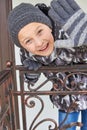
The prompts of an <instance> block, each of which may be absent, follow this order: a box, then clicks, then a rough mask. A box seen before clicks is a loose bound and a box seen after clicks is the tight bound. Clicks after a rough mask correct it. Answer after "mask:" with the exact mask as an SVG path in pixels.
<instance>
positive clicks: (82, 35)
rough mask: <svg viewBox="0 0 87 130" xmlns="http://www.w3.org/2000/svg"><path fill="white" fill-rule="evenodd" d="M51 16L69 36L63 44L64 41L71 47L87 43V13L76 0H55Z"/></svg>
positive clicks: (50, 11) (52, 4) (52, 3)
mask: <svg viewBox="0 0 87 130" xmlns="http://www.w3.org/2000/svg"><path fill="white" fill-rule="evenodd" d="M49 16H50V18H51V19H52V20H53V21H54V19H55V22H56V23H57V24H59V26H61V27H62V28H63V30H64V31H65V32H66V33H67V35H68V37H69V39H68V40H65V41H64V42H63V44H62V43H61V44H62V45H64V43H65V46H69V47H76V46H81V45H83V44H84V45H87V14H86V13H85V12H84V11H83V10H82V9H81V8H80V6H79V5H78V4H77V3H76V2H75V1H74V0H53V1H52V2H51V9H50V10H49ZM61 42H62V41H61ZM57 44H59V41H57ZM70 44H71V45H70Z"/></svg>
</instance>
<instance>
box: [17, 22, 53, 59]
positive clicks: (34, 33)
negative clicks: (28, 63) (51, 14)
mask: <svg viewBox="0 0 87 130" xmlns="http://www.w3.org/2000/svg"><path fill="white" fill-rule="evenodd" d="M18 39H19V42H20V44H21V46H22V47H23V48H25V49H26V50H27V51H29V52H31V53H32V54H35V55H40V56H49V55H50V54H51V53H52V51H53V48H54V38H53V35H52V30H51V29H50V28H49V27H48V26H47V25H45V24H41V23H36V22H33V23H29V24H27V25H26V26H24V27H23V28H22V29H21V30H20V31H19V33H18Z"/></svg>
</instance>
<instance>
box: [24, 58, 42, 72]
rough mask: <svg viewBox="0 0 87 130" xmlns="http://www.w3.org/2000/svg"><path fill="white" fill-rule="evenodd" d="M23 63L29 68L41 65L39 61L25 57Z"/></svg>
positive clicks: (36, 68) (33, 68) (35, 68)
mask: <svg viewBox="0 0 87 130" xmlns="http://www.w3.org/2000/svg"><path fill="white" fill-rule="evenodd" d="M23 65H24V66H25V67H27V68H28V69H29V70H38V69H39V68H40V67H41V66H42V64H40V63H39V62H36V61H33V60H30V59H25V60H24V61H23Z"/></svg>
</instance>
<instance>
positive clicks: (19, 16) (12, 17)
mask: <svg viewBox="0 0 87 130" xmlns="http://www.w3.org/2000/svg"><path fill="white" fill-rule="evenodd" d="M31 22H39V23H43V24H46V25H47V26H49V27H50V28H52V25H51V21H50V19H49V18H48V17H47V16H46V15H45V14H44V13H43V12H42V11H41V10H40V9H39V8H37V7H35V6H33V5H32V4H28V3H21V4H20V5H18V6H16V7H15V8H14V9H13V10H12V11H11V12H10V13H9V16H8V31H9V34H10V37H11V39H12V41H13V43H14V44H16V45H17V46H18V47H21V45H20V43H19V40H18V32H19V31H20V30H21V28H23V27H24V26H25V25H27V24H29V23H31Z"/></svg>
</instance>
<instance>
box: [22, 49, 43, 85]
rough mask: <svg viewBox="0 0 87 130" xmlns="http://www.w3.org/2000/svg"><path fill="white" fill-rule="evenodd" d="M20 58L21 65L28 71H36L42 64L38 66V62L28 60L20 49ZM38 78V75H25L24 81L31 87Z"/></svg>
mask: <svg viewBox="0 0 87 130" xmlns="http://www.w3.org/2000/svg"><path fill="white" fill-rule="evenodd" d="M20 58H21V63H22V65H23V66H24V67H26V68H27V69H28V70H34V71H36V70H38V69H39V68H40V67H41V66H42V64H40V63H39V62H36V61H34V60H31V59H29V57H27V53H26V52H25V50H24V49H20ZM39 77H40V73H25V81H27V82H29V83H30V84H32V85H34V83H36V81H37V80H38V78H39Z"/></svg>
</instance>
